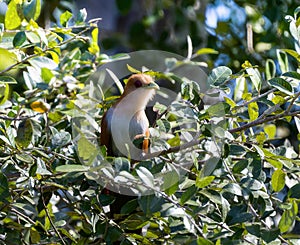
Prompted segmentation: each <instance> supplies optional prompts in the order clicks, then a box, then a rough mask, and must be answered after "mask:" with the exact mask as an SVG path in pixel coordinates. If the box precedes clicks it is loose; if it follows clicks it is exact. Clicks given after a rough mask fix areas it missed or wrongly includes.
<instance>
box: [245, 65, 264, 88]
mask: <svg viewBox="0 0 300 245" xmlns="http://www.w3.org/2000/svg"><path fill="white" fill-rule="evenodd" d="M246 71H247V73H248V75H249V76H250V80H251V82H252V83H253V85H254V87H255V89H256V91H258V92H259V91H260V89H261V84H262V79H261V76H260V73H259V71H258V69H257V68H253V67H250V68H247V69H246Z"/></svg>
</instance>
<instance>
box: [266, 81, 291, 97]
mask: <svg viewBox="0 0 300 245" xmlns="http://www.w3.org/2000/svg"><path fill="white" fill-rule="evenodd" d="M268 83H269V84H270V85H271V86H272V87H274V88H277V89H278V90H279V91H281V92H283V93H286V94H288V95H293V87H292V85H291V84H290V83H289V82H287V81H286V80H284V79H282V78H280V77H274V78H272V79H271V80H269V81H268Z"/></svg>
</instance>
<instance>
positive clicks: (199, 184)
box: [195, 175, 215, 188]
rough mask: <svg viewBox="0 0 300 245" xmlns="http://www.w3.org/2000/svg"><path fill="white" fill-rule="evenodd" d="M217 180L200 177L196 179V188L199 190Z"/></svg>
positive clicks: (211, 177)
mask: <svg viewBox="0 0 300 245" xmlns="http://www.w3.org/2000/svg"><path fill="white" fill-rule="evenodd" d="M214 179H215V176H205V177H202V178H201V177H200V176H199V175H198V176H197V178H196V184H195V185H196V186H197V187H198V188H204V187H206V186H208V185H209V184H210V183H211V182H213V181H214Z"/></svg>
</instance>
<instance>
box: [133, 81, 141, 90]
mask: <svg viewBox="0 0 300 245" xmlns="http://www.w3.org/2000/svg"><path fill="white" fill-rule="evenodd" d="M142 85H143V84H142V82H141V81H140V80H136V81H135V82H134V86H135V87H136V88H139V87H142Z"/></svg>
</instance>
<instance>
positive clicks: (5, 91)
mask: <svg viewBox="0 0 300 245" xmlns="http://www.w3.org/2000/svg"><path fill="white" fill-rule="evenodd" d="M0 79H1V77H0ZM8 97H9V85H8V84H7V83H0V105H2V104H4V103H5V102H6V101H7V99H8Z"/></svg>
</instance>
